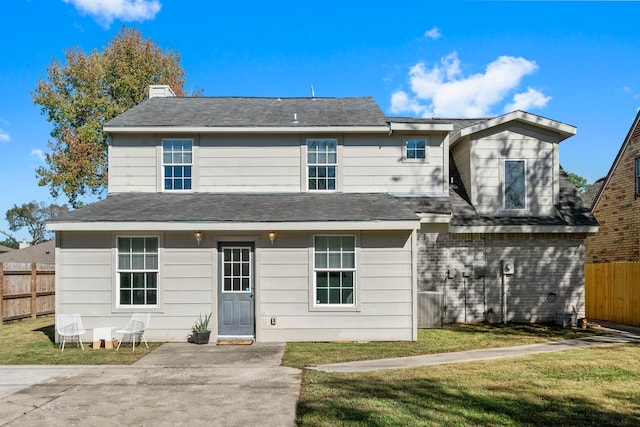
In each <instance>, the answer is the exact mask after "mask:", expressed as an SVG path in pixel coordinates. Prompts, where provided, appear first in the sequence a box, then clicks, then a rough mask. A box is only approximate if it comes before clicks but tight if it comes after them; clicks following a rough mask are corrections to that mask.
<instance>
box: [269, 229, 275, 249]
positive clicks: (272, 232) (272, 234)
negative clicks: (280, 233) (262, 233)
mask: <svg viewBox="0 0 640 427" xmlns="http://www.w3.org/2000/svg"><path fill="white" fill-rule="evenodd" d="M269 240H270V241H271V246H273V242H274V241H275V240H276V232H275V231H270V232H269Z"/></svg>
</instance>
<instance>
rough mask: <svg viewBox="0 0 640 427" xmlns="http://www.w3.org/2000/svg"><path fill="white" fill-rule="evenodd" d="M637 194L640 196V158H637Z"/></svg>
mask: <svg viewBox="0 0 640 427" xmlns="http://www.w3.org/2000/svg"><path fill="white" fill-rule="evenodd" d="M636 195H638V196H640V158H638V159H636Z"/></svg>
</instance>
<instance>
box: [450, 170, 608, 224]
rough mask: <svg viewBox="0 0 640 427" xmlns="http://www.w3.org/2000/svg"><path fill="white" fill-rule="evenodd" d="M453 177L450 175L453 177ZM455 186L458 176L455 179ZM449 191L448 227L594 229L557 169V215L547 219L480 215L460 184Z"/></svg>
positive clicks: (565, 175)
mask: <svg viewBox="0 0 640 427" xmlns="http://www.w3.org/2000/svg"><path fill="white" fill-rule="evenodd" d="M452 175H453V174H452ZM454 181H455V182H456V183H458V182H460V180H459V177H454ZM456 187H457V188H455V189H453V188H452V189H451V191H450V192H449V195H450V197H451V207H452V211H453V215H452V216H451V222H450V224H451V226H454V227H455V226H518V225H549V226H557V225H559V226H595V225H598V222H597V221H596V219H595V217H594V216H593V215H592V214H591V212H590V211H589V209H588V208H587V207H586V206H585V204H584V202H583V201H582V198H581V197H580V195H579V194H578V191H577V190H576V188H575V186H574V185H573V183H572V182H571V180H570V179H569V177H568V176H567V174H566V172H565V171H564V170H563V169H562V168H560V194H559V197H558V199H559V200H558V204H557V205H556V210H557V213H558V214H557V215H549V216H490V215H480V214H479V213H478V212H477V211H476V209H475V208H474V207H473V206H472V205H471V204H470V203H469V201H468V200H467V197H466V191H465V189H464V186H463V185H462V184H461V183H460V184H457V185H456Z"/></svg>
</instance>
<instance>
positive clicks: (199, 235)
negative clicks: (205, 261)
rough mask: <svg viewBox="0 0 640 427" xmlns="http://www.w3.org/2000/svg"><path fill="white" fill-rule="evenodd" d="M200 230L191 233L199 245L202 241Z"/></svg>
mask: <svg viewBox="0 0 640 427" xmlns="http://www.w3.org/2000/svg"><path fill="white" fill-rule="evenodd" d="M202 235H203V233H202V231H196V232H195V233H193V237H195V238H196V242H198V246H200V243H201V242H202Z"/></svg>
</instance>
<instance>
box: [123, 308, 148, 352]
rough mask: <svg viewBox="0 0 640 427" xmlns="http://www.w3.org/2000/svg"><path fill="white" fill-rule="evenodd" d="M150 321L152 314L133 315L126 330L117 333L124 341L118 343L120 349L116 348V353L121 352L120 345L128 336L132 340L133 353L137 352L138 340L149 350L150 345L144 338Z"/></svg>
mask: <svg viewBox="0 0 640 427" xmlns="http://www.w3.org/2000/svg"><path fill="white" fill-rule="evenodd" d="M150 320H151V314H149V313H133V315H132V316H131V320H129V324H128V325H127V327H126V328H125V329H118V330H117V331H116V334H122V339H121V340H120V342H119V343H118V348H116V351H118V350H120V344H122V342H123V341H124V340H125V338H126V337H127V336H128V337H130V338H131V343H132V345H133V350H132V351H136V341H137V340H138V339H139V340H140V342H144V345H145V346H147V348H149V344H147V340H146V338H145V337H144V331H146V330H147V328H148V327H149V321H150Z"/></svg>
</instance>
